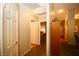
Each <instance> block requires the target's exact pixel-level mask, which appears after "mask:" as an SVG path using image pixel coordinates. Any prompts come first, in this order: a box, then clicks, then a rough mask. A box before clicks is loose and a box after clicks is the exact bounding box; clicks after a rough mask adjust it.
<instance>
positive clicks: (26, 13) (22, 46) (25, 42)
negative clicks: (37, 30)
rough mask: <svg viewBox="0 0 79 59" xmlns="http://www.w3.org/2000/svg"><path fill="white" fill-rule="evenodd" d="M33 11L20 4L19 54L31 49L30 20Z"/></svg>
mask: <svg viewBox="0 0 79 59" xmlns="http://www.w3.org/2000/svg"><path fill="white" fill-rule="evenodd" d="M32 14H33V13H32V12H31V11H30V10H29V9H28V8H26V7H25V6H23V5H21V4H20V15H19V55H24V54H26V53H27V52H28V51H29V50H30V49H31V44H30V22H31V18H32V16H33V15H32Z"/></svg>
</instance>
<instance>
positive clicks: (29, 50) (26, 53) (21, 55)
mask: <svg viewBox="0 0 79 59" xmlns="http://www.w3.org/2000/svg"><path fill="white" fill-rule="evenodd" d="M29 51H31V48H29V49H28V50H27V51H26V52H24V53H23V54H21V56H24V55H25V54H27V53H28V52H29Z"/></svg>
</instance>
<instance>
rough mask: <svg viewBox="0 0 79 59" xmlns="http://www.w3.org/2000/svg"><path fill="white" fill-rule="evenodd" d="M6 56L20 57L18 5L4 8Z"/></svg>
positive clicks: (8, 5)
mask: <svg viewBox="0 0 79 59" xmlns="http://www.w3.org/2000/svg"><path fill="white" fill-rule="evenodd" d="M3 16H4V37H5V38H4V41H3V44H4V53H5V54H4V55H8V56H17V55H18V5H17V4H10V3H7V4H5V6H4V15H3Z"/></svg>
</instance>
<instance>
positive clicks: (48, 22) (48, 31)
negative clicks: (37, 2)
mask: <svg viewBox="0 0 79 59" xmlns="http://www.w3.org/2000/svg"><path fill="white" fill-rule="evenodd" d="M49 16H50V14H49V4H47V20H46V21H47V30H46V31H47V33H46V34H47V35H46V55H47V56H49V55H50V52H51V51H50V50H51V49H50V47H51V46H50V45H51V43H50V42H51V41H50V19H49Z"/></svg>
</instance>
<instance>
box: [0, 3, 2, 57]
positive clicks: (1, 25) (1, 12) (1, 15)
mask: <svg viewBox="0 0 79 59" xmlns="http://www.w3.org/2000/svg"><path fill="white" fill-rule="evenodd" d="M0 12H1V56H2V55H3V43H2V42H3V38H2V35H3V34H2V30H3V29H2V26H3V25H2V17H3V4H2V3H1V11H0Z"/></svg>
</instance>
